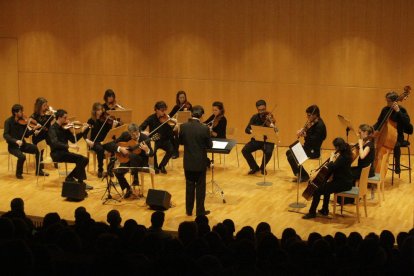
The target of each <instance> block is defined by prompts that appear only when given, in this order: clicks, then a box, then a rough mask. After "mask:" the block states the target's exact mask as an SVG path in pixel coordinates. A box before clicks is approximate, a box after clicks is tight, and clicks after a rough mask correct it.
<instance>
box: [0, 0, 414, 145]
mask: <svg viewBox="0 0 414 276" xmlns="http://www.w3.org/2000/svg"><path fill="white" fill-rule="evenodd" d="M413 13H414V1H411V0H394V1H373V0H348V1H343V0H314V1H310V0H303V1H300V0H295V1H286V0H226V1H223V0H209V1H205V0H180V1H174V0H143V1H136V0H129V1H128V0H87V1H85V0H49V1H47V0H26V1H25V0H14V1H8V0H0V89H1V108H0V116H1V117H0V118H1V120H4V119H5V118H6V117H7V116H9V114H10V106H11V104H12V103H14V102H20V103H22V104H23V105H24V106H25V110H26V114H28V115H30V114H31V113H32V111H33V103H34V101H35V99H36V97H39V96H43V97H46V98H47V99H48V100H49V103H50V105H51V106H53V108H55V109H56V108H64V109H66V110H67V111H68V112H69V114H70V116H76V117H77V118H79V119H81V120H86V119H87V118H88V117H89V115H90V109H91V106H92V104H93V103H94V102H96V101H98V102H102V96H103V93H104V91H105V90H106V89H107V88H112V89H113V90H114V91H115V92H116V95H117V99H118V102H119V103H120V104H121V105H123V106H125V107H128V108H131V109H133V110H134V113H133V119H134V121H136V122H138V123H141V122H142V121H143V120H144V119H145V117H146V116H148V115H149V114H150V113H151V112H153V106H154V103H155V101H157V100H164V101H166V102H167V104H168V105H169V107H172V106H173V104H174V101H175V94H176V92H177V91H178V90H185V91H186V92H187V94H188V98H189V100H190V102H191V103H192V104H201V105H203V106H204V107H205V109H206V111H207V113H208V114H209V113H210V110H211V103H212V102H213V101H217V100H218V101H223V102H224V105H225V108H226V116H227V118H228V124H229V126H231V127H235V128H236V129H237V138H238V140H239V141H240V142H245V141H247V140H248V136H247V135H245V134H244V128H245V126H246V124H247V122H248V121H249V119H250V117H251V116H252V114H254V113H255V112H256V109H255V102H256V101H257V100H258V99H265V100H266V101H267V103H268V108H269V109H270V110H272V111H273V113H274V115H275V116H276V119H277V125H278V127H279V129H280V137H279V140H280V141H281V145H289V144H290V143H292V142H293V141H294V140H295V139H296V136H295V133H296V130H297V129H299V128H300V127H302V126H303V125H304V123H305V120H306V117H305V112H304V110H305V108H306V107H307V106H309V105H311V104H318V105H319V106H320V109H321V113H322V118H323V119H324V120H325V122H326V124H327V128H328V138H327V140H326V141H325V143H324V147H331V141H332V139H333V138H334V137H336V136H344V135H345V129H344V127H343V126H342V125H341V124H340V123H339V121H338V119H337V115H338V114H342V115H344V116H345V117H348V118H349V119H350V120H351V121H352V123H353V124H354V125H355V126H357V125H359V124H360V123H370V124H372V123H374V122H375V120H376V118H377V116H378V114H379V111H380V109H381V108H382V107H383V106H384V104H385V100H384V94H385V93H386V92H387V91H389V90H396V91H397V92H402V89H403V87H404V85H407V84H413V76H414V21H413V20H410V15H411V14H413ZM403 105H405V106H406V107H407V108H408V110H409V112H410V113H412V114H414V109H413V107H414V101H413V100H412V99H408V100H407V101H406V102H404V103H403ZM413 116H414V115H413ZM351 140H352V141H356V139H355V138H352V139H351Z"/></svg>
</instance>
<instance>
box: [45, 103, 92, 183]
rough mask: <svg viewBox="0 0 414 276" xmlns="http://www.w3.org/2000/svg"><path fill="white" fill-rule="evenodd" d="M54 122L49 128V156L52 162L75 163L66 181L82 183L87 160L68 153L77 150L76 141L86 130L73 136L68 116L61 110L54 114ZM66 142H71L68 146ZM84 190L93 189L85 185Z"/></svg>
mask: <svg viewBox="0 0 414 276" xmlns="http://www.w3.org/2000/svg"><path fill="white" fill-rule="evenodd" d="M55 117H56V121H55V123H54V124H53V125H52V126H51V127H50V128H49V131H48V135H49V141H50V149H51V152H50V156H51V157H52V159H53V161H54V162H66V163H75V164H76V166H75V168H74V169H73V170H72V171H71V172H70V173H69V174H68V175H67V177H66V181H72V182H73V181H75V179H76V180H77V181H78V182H79V183H84V180H85V179H86V171H85V168H86V165H88V162H89V159H88V158H87V157H85V156H82V155H80V154H77V153H72V152H69V148H72V149H75V150H79V146H78V145H77V143H76V142H77V140H78V139H80V138H81V137H82V136H83V132H84V131H85V129H86V126H83V127H82V128H81V132H80V133H78V134H74V129H73V127H74V125H72V128H71V127H68V126H71V125H70V124H69V120H68V114H67V112H66V111H65V110H63V109H58V110H57V111H56V114H55ZM68 141H70V142H72V144H69V143H68ZM85 186H86V189H93V187H92V186H89V185H88V184H86V183H85Z"/></svg>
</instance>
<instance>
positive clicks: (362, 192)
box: [333, 166, 371, 222]
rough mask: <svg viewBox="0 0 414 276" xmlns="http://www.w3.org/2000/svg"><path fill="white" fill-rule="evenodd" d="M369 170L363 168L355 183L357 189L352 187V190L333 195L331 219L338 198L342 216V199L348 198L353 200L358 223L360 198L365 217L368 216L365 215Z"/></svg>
mask: <svg viewBox="0 0 414 276" xmlns="http://www.w3.org/2000/svg"><path fill="white" fill-rule="evenodd" d="M370 168H371V166H368V167H365V168H363V169H362V172H361V177H360V178H359V180H358V181H357V183H358V186H357V187H352V189H351V190H349V191H344V192H340V193H335V196H334V203H333V217H335V212H336V202H337V200H338V196H340V197H342V201H341V214H342V210H343V206H344V198H345V197H349V198H354V199H355V205H356V214H357V221H358V222H360V220H359V202H360V198H362V199H363V200H364V209H365V217H367V216H368V214H367V190H368V188H367V186H368V175H369V169H370Z"/></svg>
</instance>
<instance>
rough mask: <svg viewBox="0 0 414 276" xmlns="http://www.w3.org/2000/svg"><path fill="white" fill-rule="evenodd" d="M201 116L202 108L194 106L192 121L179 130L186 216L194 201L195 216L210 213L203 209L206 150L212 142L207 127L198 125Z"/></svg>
mask: <svg viewBox="0 0 414 276" xmlns="http://www.w3.org/2000/svg"><path fill="white" fill-rule="evenodd" d="M203 114H204V109H203V107H202V106H200V105H196V106H194V108H193V110H192V119H190V120H189V121H188V122H187V123H184V124H182V126H181V128H180V135H179V137H180V144H182V145H184V160H183V164H184V173H185V209H186V214H187V216H191V215H192V214H193V208H194V200H195V202H196V215H197V216H201V215H208V214H209V213H210V211H208V210H206V209H205V207H204V200H205V197H206V167H207V149H209V148H211V147H212V145H213V142H212V141H211V137H210V133H209V129H208V127H207V126H205V125H203V124H201V123H200V119H201V117H202V116H203Z"/></svg>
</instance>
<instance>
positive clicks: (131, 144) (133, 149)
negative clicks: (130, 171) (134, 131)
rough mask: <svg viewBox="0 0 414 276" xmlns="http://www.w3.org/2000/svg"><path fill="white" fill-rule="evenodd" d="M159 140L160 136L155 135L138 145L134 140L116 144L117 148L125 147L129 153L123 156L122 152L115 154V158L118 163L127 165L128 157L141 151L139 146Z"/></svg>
mask: <svg viewBox="0 0 414 276" xmlns="http://www.w3.org/2000/svg"><path fill="white" fill-rule="evenodd" d="M159 139H160V134H159V133H155V134H154V135H153V136H152V137H150V138H148V139H145V140H144V141H142V142H140V143H138V142H137V141H136V140H133V139H131V140H129V141H128V142H118V143H117V145H118V147H126V148H127V149H128V151H129V153H128V154H123V153H122V152H116V153H115V156H116V158H117V159H118V161H119V162H120V163H127V162H128V161H129V155H130V154H131V153H134V154H140V153H141V151H142V149H141V145H143V144H146V143H147V142H150V141H157V140H159Z"/></svg>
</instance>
